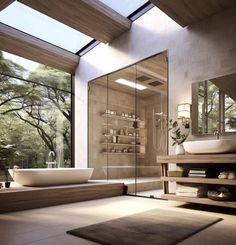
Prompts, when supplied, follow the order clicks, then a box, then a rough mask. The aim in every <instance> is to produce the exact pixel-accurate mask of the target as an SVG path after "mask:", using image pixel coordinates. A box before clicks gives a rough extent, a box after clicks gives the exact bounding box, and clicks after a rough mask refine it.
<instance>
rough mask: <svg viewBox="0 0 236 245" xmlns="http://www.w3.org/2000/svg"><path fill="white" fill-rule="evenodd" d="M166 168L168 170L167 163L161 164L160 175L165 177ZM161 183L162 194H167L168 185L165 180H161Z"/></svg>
mask: <svg viewBox="0 0 236 245" xmlns="http://www.w3.org/2000/svg"><path fill="white" fill-rule="evenodd" d="M167 170H168V164H164V163H162V164H161V172H162V176H164V177H166V176H167ZM162 185H163V189H164V194H168V193H169V185H168V182H167V181H163V182H162Z"/></svg>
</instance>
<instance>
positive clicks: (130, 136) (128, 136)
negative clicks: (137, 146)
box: [103, 134, 140, 139]
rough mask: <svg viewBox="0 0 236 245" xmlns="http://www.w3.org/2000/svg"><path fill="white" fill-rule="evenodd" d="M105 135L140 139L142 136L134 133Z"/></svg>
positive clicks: (106, 135) (107, 135)
mask: <svg viewBox="0 0 236 245" xmlns="http://www.w3.org/2000/svg"><path fill="white" fill-rule="evenodd" d="M103 136H105V137H112V136H119V137H122V138H132V139H134V138H136V139H139V138H140V136H133V135H122V134H103Z"/></svg>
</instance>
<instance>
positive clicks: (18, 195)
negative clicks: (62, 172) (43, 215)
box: [0, 182, 124, 213]
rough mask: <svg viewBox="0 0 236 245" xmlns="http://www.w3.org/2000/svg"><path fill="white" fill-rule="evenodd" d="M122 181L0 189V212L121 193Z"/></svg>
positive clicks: (112, 195) (93, 198)
mask: <svg viewBox="0 0 236 245" xmlns="http://www.w3.org/2000/svg"><path fill="white" fill-rule="evenodd" d="M123 190H124V184H123V183H96V182H95V183H94V182H92V183H86V184H79V185H63V186H51V187H23V188H22V187H19V188H9V189H1V190H0V200H1V201H0V213H6V212H13V211H19V210H26V209H33V208H41V207H47V206H53V205H60V204H66V203H72V202H82V201H88V200H95V199H100V198H107V197H114V196H120V195H123Z"/></svg>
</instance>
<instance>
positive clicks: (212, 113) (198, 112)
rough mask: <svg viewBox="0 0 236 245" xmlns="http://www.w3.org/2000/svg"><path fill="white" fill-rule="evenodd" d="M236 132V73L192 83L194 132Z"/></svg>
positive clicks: (200, 133) (198, 133)
mask: <svg viewBox="0 0 236 245" xmlns="http://www.w3.org/2000/svg"><path fill="white" fill-rule="evenodd" d="M215 130H219V132H222V133H233V132H235V133H236V73H233V74H230V75H226V76H222V77H217V78H213V79H209V80H205V81H200V82H196V83H193V85H192V134H194V135H203V134H212V133H214V131H215Z"/></svg>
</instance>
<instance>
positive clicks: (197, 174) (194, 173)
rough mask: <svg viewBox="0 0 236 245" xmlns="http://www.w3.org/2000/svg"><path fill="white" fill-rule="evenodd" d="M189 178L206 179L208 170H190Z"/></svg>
mask: <svg viewBox="0 0 236 245" xmlns="http://www.w3.org/2000/svg"><path fill="white" fill-rule="evenodd" d="M188 177H193V178H206V169H205V168H193V169H190V170H189V174H188Z"/></svg>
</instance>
